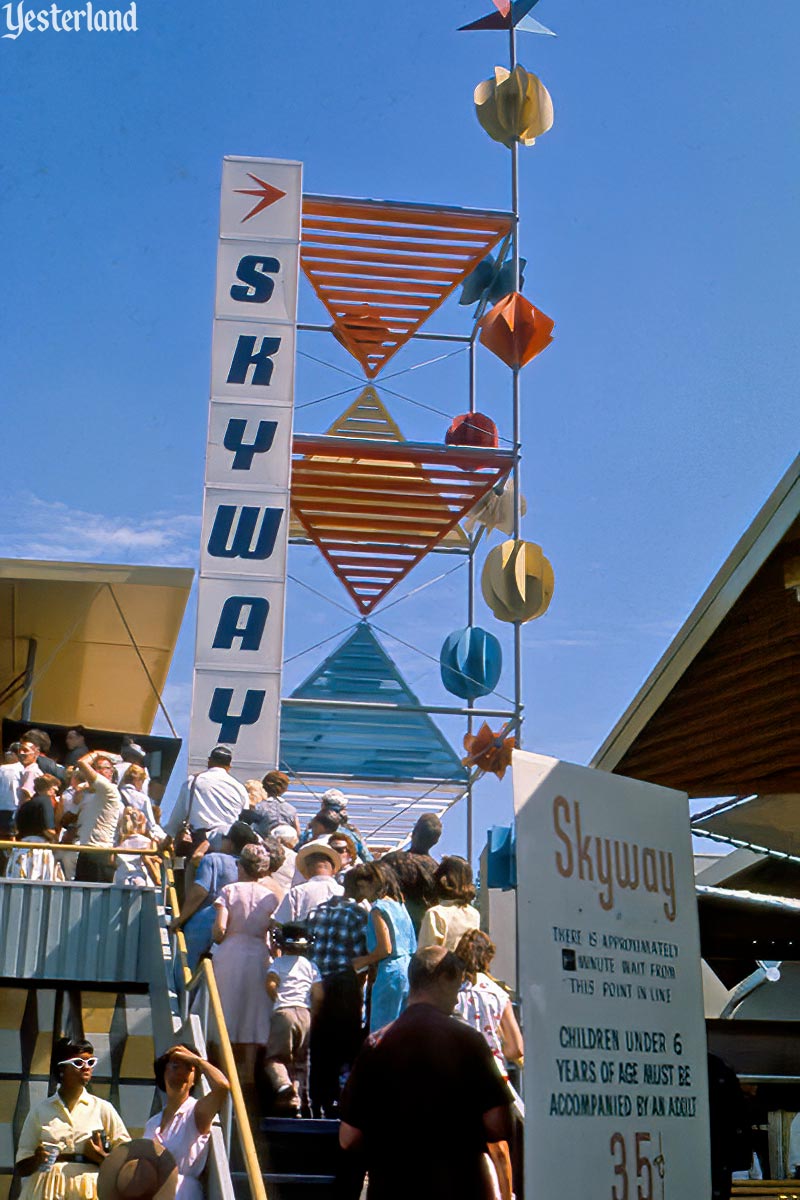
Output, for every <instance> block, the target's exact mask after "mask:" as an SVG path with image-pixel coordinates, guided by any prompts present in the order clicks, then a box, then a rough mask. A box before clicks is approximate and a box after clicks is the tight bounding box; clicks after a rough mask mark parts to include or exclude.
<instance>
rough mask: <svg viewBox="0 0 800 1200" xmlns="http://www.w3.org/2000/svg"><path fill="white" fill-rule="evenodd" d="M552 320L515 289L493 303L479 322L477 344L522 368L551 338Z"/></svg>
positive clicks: (506, 362)
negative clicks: (478, 341) (478, 339)
mask: <svg viewBox="0 0 800 1200" xmlns="http://www.w3.org/2000/svg"><path fill="white" fill-rule="evenodd" d="M554 327H555V321H552V320H551V319H550V317H548V316H546V315H545V314H544V313H543V312H540V311H539V309H538V308H535V307H534V306H533V305H532V304H531V302H530V300H526V299H525V297H524V296H522V295H520V293H519V292H512V293H511V295H510V296H506V297H505V299H503V300H500V301H499V303H497V304H495V306H494V308H493V309H491V310H490V311H489V312H488V313H487V314H486V316H485V317H484V318H483V320H482V321H481V335H480V341H481V345H483V346H485V347H486V349H487V350H491V351H492V353H493V354H496V355H497V357H498V358H499V359H500V360H501V361H502V362H504V363H505V364H506V366H507V367H513V368H519V367H524V366H525V364H526V363H529V362H530V361H531V359H532V358H535V357H536V355H537V354H541V352H542V350H544V349H545V347H546V346H549V345H550V343H551V342H552V340H553V329H554Z"/></svg>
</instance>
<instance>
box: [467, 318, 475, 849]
mask: <svg viewBox="0 0 800 1200" xmlns="http://www.w3.org/2000/svg"><path fill="white" fill-rule="evenodd" d="M476 367H477V361H476V349H475V339H474V338H473V339H472V340H471V341H470V344H469V411H470V412H471V413H474V412H475V388H476ZM476 545H477V541H476V540H475V539H473V537H472V535H470V538H469V568H468V573H469V580H468V584H467V625H468V626H469V627H470V629H471V628H472V626H473V625H474V624H475V547H476ZM474 704H475V701H474V700H470V701H469V706H470V708H472V707H473V706H474ZM467 733H468V734H470V735H471V734H472V717H471V716H468V717H467ZM474 817H475V811H474V807H473V795H472V772H471V771H470V774H469V780H468V782H467V862H468V863H469V864H470V866H471V865H472V855H473V853H474V844H473V841H474Z"/></svg>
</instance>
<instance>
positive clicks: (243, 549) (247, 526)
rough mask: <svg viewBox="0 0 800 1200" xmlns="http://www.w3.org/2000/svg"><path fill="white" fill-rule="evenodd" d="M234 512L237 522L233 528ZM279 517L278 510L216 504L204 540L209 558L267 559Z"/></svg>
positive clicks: (279, 521) (280, 514)
mask: <svg viewBox="0 0 800 1200" xmlns="http://www.w3.org/2000/svg"><path fill="white" fill-rule="evenodd" d="M237 512H238V514H239V519H238V522H237V523H236V528H235V529H234V522H235V521H236V516H237ZM282 516H283V509H282V508H255V507H251V506H250V505H248V504H245V505H242V507H241V508H239V506H238V505H236V504H220V506H219V508H218V509H217V512H216V516H215V517H214V525H213V527H212V530H211V536H210V537H209V539H208V553H209V554H210V555H211V556H212V557H213V558H259V559H265V558H269V556H270V555H271V554H272V551H273V550H274V549H275V539H276V538H277V536H278V529H279V528H280V524H281V517H282ZM259 517H260V518H261V526H260V528H259V525H258V522H259ZM256 529H258V534H257V535H256ZM254 538H255V545H253V540H254Z"/></svg>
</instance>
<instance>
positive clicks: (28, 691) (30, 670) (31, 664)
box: [19, 638, 36, 721]
mask: <svg viewBox="0 0 800 1200" xmlns="http://www.w3.org/2000/svg"><path fill="white" fill-rule="evenodd" d="M35 669H36V638H28V658H27V660H26V662H25V682H24V685H23V686H24V691H23V693H22V708H21V709H20V714H19V719H20V721H30V719H31V710H32V708H33V675H34V671H35Z"/></svg>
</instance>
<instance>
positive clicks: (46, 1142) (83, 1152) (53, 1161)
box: [16, 1037, 131, 1200]
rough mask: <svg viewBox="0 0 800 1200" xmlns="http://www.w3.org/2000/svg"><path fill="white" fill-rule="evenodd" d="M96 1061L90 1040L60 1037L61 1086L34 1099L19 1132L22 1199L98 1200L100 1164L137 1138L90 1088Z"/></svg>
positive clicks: (56, 1062) (57, 1069)
mask: <svg viewBox="0 0 800 1200" xmlns="http://www.w3.org/2000/svg"><path fill="white" fill-rule="evenodd" d="M96 1066H97V1059H96V1058H95V1055H94V1049H93V1047H92V1045H91V1043H90V1042H86V1041H83V1040H79V1041H72V1040H71V1039H70V1038H65V1037H64V1038H59V1040H58V1041H57V1042H56V1044H55V1047H54V1049H53V1072H54V1073H55V1075H56V1076H57V1078H58V1088H57V1089H56V1091H55V1092H54V1093H53V1095H52V1096H48V1097H47V1099H46V1100H41V1101H40V1102H39V1103H38V1104H34V1106H33V1108H32V1109H31V1110H30V1112H29V1113H28V1115H27V1117H26V1118H25V1123H24V1125H23V1126H22V1132H21V1134H20V1137H19V1144H18V1146H17V1164H16V1170H17V1174H18V1175H20V1176H21V1177H22V1180H23V1183H22V1191H21V1193H20V1200H95V1197H96V1196H97V1172H98V1170H99V1167H100V1164H101V1163H102V1162H103V1160H104V1158H105V1157H106V1155H107V1154H108V1153H109V1151H110V1150H113V1149H114V1147H115V1146H119V1145H121V1144H122V1143H123V1142H129V1141H130V1140H131V1139H130V1136H129V1134H128V1131H127V1129H126V1128H125V1126H124V1124H123V1122H122V1118H121V1117H120V1115H119V1113H118V1112H117V1110H116V1109H115V1108H114V1106H113V1105H112V1104H109V1102H108V1101H107V1100H101V1099H100V1097H99V1096H94V1095H92V1094H91V1092H89V1091H87V1090H86V1089H87V1084H88V1083H89V1082H90V1080H91V1078H92V1072H93V1070H94V1068H95V1067H96Z"/></svg>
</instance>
